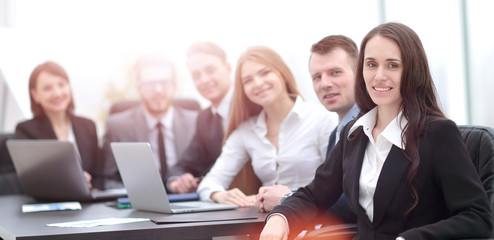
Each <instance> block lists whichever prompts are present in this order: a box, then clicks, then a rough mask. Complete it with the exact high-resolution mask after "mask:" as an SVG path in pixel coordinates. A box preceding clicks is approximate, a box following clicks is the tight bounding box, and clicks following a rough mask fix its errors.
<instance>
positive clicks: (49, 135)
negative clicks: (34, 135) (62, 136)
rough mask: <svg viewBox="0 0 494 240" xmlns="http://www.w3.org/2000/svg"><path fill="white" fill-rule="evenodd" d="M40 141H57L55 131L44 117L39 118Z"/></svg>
mask: <svg viewBox="0 0 494 240" xmlns="http://www.w3.org/2000/svg"><path fill="white" fill-rule="evenodd" d="M39 131H40V137H39V138H40V139H57V135H56V134H55V130H54V129H53V126H52V125H51V123H50V120H49V119H48V117H46V116H42V117H41V118H40V129H39Z"/></svg>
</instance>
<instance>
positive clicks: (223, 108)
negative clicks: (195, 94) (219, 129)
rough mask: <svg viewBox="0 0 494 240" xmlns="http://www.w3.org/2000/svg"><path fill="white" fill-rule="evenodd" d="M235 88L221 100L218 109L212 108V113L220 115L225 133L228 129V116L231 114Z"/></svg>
mask: <svg viewBox="0 0 494 240" xmlns="http://www.w3.org/2000/svg"><path fill="white" fill-rule="evenodd" d="M232 96H233V87H231V88H230V90H228V92H227V93H226V95H225V96H224V97H223V99H221V102H220V104H218V107H214V106H211V111H212V113H213V115H214V114H216V113H217V114H218V115H220V117H221V124H222V126H223V132H226V127H227V126H228V115H229V114H230V106H231V103H232Z"/></svg>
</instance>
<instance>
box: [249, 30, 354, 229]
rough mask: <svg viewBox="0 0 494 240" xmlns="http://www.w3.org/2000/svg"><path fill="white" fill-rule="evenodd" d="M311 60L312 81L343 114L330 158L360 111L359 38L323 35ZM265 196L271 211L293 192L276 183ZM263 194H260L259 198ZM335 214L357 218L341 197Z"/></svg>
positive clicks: (333, 136)
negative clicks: (357, 92) (357, 81)
mask: <svg viewBox="0 0 494 240" xmlns="http://www.w3.org/2000/svg"><path fill="white" fill-rule="evenodd" d="M311 53H312V54H311V57H310V60H309V72H310V76H311V78H312V85H313V87H314V91H315V92H316V95H317V97H318V98H319V101H320V102H321V103H322V104H323V105H324V106H325V107H326V109H328V110H329V111H332V112H336V113H337V114H338V118H339V124H338V126H337V127H336V128H335V129H334V130H333V132H332V133H331V135H330V137H329V143H328V152H327V154H326V161H327V160H328V158H329V156H330V153H331V149H333V147H334V146H335V145H336V143H337V142H338V140H339V135H340V132H341V129H342V128H343V127H344V126H345V125H346V124H347V123H348V122H350V121H351V120H353V119H354V118H355V117H357V115H358V114H359V111H360V110H359V108H358V106H357V105H356V104H355V95H354V85H355V72H356V69H357V61H358V48H357V45H356V44H355V42H353V41H352V40H351V39H350V38H348V37H345V36H342V35H332V36H327V37H325V38H323V39H321V40H320V41H319V42H317V43H315V44H313V45H312V48H311ZM261 191H262V192H263V193H262V197H263V199H264V204H262V205H263V208H264V210H265V211H267V212H269V211H271V210H272V209H273V208H274V207H275V206H276V205H278V204H279V199H280V198H281V199H282V200H283V199H284V198H286V197H287V196H289V195H290V194H291V191H290V189H287V188H284V187H281V186H273V187H263V188H262V189H261V190H259V192H260V193H261ZM259 197H260V196H258V198H259ZM331 214H334V215H336V216H338V217H339V218H340V219H342V220H343V221H345V222H354V221H356V218H355V215H354V214H353V212H351V210H350V209H349V207H348V206H347V205H346V203H345V202H344V198H343V197H342V198H340V199H339V200H338V202H337V203H336V204H335V205H334V206H333V208H332V209H331Z"/></svg>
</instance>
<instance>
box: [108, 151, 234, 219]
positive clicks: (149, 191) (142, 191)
mask: <svg viewBox="0 0 494 240" xmlns="http://www.w3.org/2000/svg"><path fill="white" fill-rule="evenodd" d="M111 148H112V151H113V155H114V156H115V160H116V162H117V166H118V170H119V171H120V176H121V177H122V181H123V184H124V186H125V188H126V189H127V193H128V196H129V199H130V203H131V205H132V208H134V209H137V210H143V211H151V212H161V213H190V212H205V211H218V210H230V209H235V208H238V206H235V205H226V204H219V203H213V202H202V201H189V202H177V203H170V201H169V200H168V196H167V194H166V190H165V186H164V184H163V181H162V179H161V175H160V172H159V170H158V167H157V166H156V163H155V161H154V157H153V152H152V150H151V146H150V145H149V143H146V142H113V143H111Z"/></svg>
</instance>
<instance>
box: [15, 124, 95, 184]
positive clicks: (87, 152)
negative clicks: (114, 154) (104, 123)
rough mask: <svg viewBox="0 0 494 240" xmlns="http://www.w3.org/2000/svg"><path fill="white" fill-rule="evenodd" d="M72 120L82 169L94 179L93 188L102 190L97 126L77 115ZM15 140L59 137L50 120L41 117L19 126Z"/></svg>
mask: <svg viewBox="0 0 494 240" xmlns="http://www.w3.org/2000/svg"><path fill="white" fill-rule="evenodd" d="M70 120H71V124H72V130H73V131H74V137H75V139H76V142H77V148H78V150H79V154H80V155H81V160H82V168H83V169H84V170H85V171H87V172H88V173H89V174H91V176H92V177H93V180H92V184H93V187H97V188H100V187H101V185H102V179H101V161H100V149H99V146H98V135H97V133H96V126H95V124H94V122H93V121H91V120H89V119H87V118H83V117H78V116H75V115H71V117H70ZM14 138H16V139H57V136H56V135H55V130H54V129H53V127H52V125H51V123H50V120H49V119H48V118H47V117H46V116H40V117H35V118H33V119H30V120H27V121H24V122H21V123H19V124H17V127H16V129H15V136H14Z"/></svg>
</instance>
